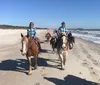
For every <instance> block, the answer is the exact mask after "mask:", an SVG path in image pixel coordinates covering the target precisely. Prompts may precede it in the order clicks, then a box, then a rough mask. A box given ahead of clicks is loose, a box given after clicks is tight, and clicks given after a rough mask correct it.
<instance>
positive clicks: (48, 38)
mask: <svg viewBox="0 0 100 85" xmlns="http://www.w3.org/2000/svg"><path fill="white" fill-rule="evenodd" d="M45 37H46V39H47V41H48V42H49V40H50V38H51V34H50V33H47V34H46V35H45Z"/></svg>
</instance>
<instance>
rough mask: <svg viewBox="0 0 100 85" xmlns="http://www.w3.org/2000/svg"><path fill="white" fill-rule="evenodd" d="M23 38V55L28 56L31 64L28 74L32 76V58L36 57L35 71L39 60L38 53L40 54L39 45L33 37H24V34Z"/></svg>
mask: <svg viewBox="0 0 100 85" xmlns="http://www.w3.org/2000/svg"><path fill="white" fill-rule="evenodd" d="M21 37H22V40H21V43H22V49H21V53H22V55H26V58H27V60H28V64H29V72H28V74H29V75H31V74H32V63H31V58H30V56H34V59H35V65H34V69H37V58H38V52H39V50H38V44H37V42H36V41H35V40H34V39H33V38H32V37H28V36H24V35H23V34H22V33H21Z"/></svg>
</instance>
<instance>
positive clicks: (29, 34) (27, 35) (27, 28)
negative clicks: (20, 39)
mask: <svg viewBox="0 0 100 85" xmlns="http://www.w3.org/2000/svg"><path fill="white" fill-rule="evenodd" d="M29 32H30V31H29V28H27V36H29V35H30V33H29Z"/></svg>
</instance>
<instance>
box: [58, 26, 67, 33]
mask: <svg viewBox="0 0 100 85" xmlns="http://www.w3.org/2000/svg"><path fill="white" fill-rule="evenodd" d="M67 31H68V30H67V28H66V27H65V28H63V27H62V26H61V27H59V29H58V34H61V33H62V32H65V33H66V32H67Z"/></svg>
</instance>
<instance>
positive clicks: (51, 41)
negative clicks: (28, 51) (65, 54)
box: [50, 37, 57, 52]
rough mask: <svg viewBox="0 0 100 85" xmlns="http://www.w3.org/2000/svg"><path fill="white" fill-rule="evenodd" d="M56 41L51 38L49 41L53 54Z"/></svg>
mask: <svg viewBox="0 0 100 85" xmlns="http://www.w3.org/2000/svg"><path fill="white" fill-rule="evenodd" d="M56 42H57V39H56V38H54V37H52V38H51V40H50V45H51V46H52V49H53V52H55V48H56Z"/></svg>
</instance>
